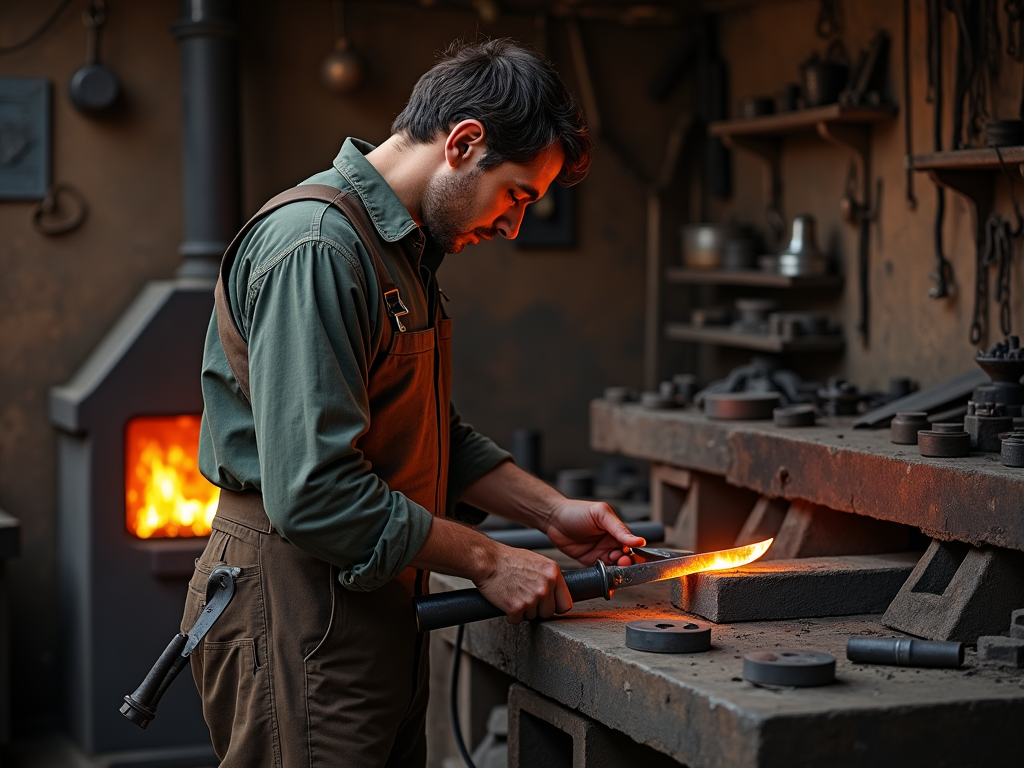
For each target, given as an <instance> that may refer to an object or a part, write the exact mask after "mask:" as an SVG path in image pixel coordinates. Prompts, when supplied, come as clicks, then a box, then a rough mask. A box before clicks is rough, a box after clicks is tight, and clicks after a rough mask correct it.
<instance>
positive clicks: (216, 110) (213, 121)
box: [171, 0, 241, 277]
mask: <svg viewBox="0 0 1024 768" xmlns="http://www.w3.org/2000/svg"><path fill="white" fill-rule="evenodd" d="M179 9H180V12H181V18H179V19H178V20H177V21H176V22H175V23H174V24H173V25H172V26H171V29H172V31H173V32H174V35H175V37H177V38H178V41H179V43H180V44H181V99H182V110H181V118H182V140H183V141H182V143H183V146H182V165H183V175H184V179H183V192H184V198H185V200H184V202H185V239H184V241H183V242H182V244H181V246H180V247H179V249H178V253H180V254H181V256H182V257H183V259H184V263H183V264H182V265H181V267H180V268H179V269H178V271H177V275H178V277H216V275H217V267H218V264H219V263H220V258H221V256H222V255H223V253H224V250H225V249H226V248H227V246H228V244H229V243H230V242H231V239H232V238H233V237H234V236H235V233H236V232H237V231H238V228H239V226H240V221H239V213H240V210H241V203H240V197H241V193H240V186H241V183H240V165H241V163H240V159H239V155H240V152H239V135H240V134H239V117H238V111H239V106H238V101H239V99H238V46H237V42H236V39H237V32H238V25H237V21H236V16H235V2H234V0H181V3H180V6H179Z"/></svg>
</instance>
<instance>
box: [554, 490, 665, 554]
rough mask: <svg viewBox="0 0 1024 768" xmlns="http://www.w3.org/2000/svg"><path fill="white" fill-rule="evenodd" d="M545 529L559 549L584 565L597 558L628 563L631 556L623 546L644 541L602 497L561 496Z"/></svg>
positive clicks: (637, 545)
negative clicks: (582, 498) (620, 518)
mask: <svg viewBox="0 0 1024 768" xmlns="http://www.w3.org/2000/svg"><path fill="white" fill-rule="evenodd" d="M546 533H547V535H548V538H549V539H551V542H552V543H553V544H554V545H555V546H556V547H558V548H559V549H560V550H561V551H562V552H564V553H565V554H567V555H569V557H572V558H574V559H576V560H578V561H579V562H581V563H583V565H587V566H589V565H593V564H594V563H596V562H597V561H598V560H602V561H604V562H605V563H607V564H608V565H629V564H630V563H632V562H633V559H632V558H631V557H630V556H629V555H628V554H627V553H626V550H627V549H628V548H629V547H642V546H643V545H644V544H645V543H646V542H645V541H644V540H643V539H642V538H640V537H639V536H634V535H633V534H631V533H630V532H629V529H628V528H627V527H626V525H625V523H623V522H622V521H621V520H619V518H618V517H617V516H616V514H615V513H614V512H613V511H612V508H611V507H609V506H608V505H607V504H605V503H604V502H602V501H580V500H576V499H565V500H564V501H562V502H560V503H559V504H558V506H557V507H556V508H555V510H554V513H553V514H552V515H551V516H550V518H549V519H548V528H547V531H546Z"/></svg>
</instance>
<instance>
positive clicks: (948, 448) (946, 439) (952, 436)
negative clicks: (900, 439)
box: [917, 424, 971, 459]
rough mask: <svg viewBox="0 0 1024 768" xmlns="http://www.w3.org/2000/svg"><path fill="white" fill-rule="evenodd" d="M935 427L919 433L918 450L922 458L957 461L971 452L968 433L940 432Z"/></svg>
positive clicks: (962, 431)
mask: <svg viewBox="0 0 1024 768" xmlns="http://www.w3.org/2000/svg"><path fill="white" fill-rule="evenodd" d="M935 426H936V425H935V424H933V425H932V429H922V430H921V431H920V432H918V433H917V450H918V451H919V452H920V454H921V455H922V456H930V457H933V458H939V459H955V458H959V457H961V456H966V455H967V454H968V453H970V452H971V436H970V435H969V434H968V433H967V432H966V431H964V430H961V431H960V432H940V431H938V430H936V429H935Z"/></svg>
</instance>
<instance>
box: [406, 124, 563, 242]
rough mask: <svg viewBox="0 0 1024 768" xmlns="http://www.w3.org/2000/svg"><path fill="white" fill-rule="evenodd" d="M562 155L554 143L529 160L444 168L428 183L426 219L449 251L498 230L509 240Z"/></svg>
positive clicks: (559, 166) (552, 175) (559, 164)
mask: <svg viewBox="0 0 1024 768" xmlns="http://www.w3.org/2000/svg"><path fill="white" fill-rule="evenodd" d="M563 157H564V156H563V153H562V148H561V146H559V145H557V144H555V145H552V146H550V147H548V148H547V149H546V150H544V151H543V152H542V153H541V154H540V155H538V156H537V158H536V159H534V160H532V161H531V162H529V163H522V164H521V163H511V162H505V163H501V164H500V165H496V166H494V167H493V168H487V169H486V170H484V169H481V168H480V167H479V166H478V165H477V164H476V163H474V164H473V165H472V166H471V167H465V166H462V167H459V168H445V169H444V170H443V171H442V172H439V173H438V174H436V175H435V176H434V177H433V178H432V179H431V180H430V183H429V184H428V186H427V191H426V194H425V195H424V197H423V208H422V210H423V224H424V226H426V228H427V229H429V230H430V234H431V236H432V237H433V238H434V240H435V241H436V242H437V244H438V245H439V246H440V247H441V248H442V250H444V252H445V253H458V252H459V251H461V250H462V249H463V248H465V247H466V246H467V245H473V244H474V243H479V242H480V241H481V240H491V239H493V238H494V237H496V236H498V235H501V236H502V237H504V238H506V239H509V240H511V239H513V238H514V237H515V236H516V235H518V234H519V225H520V224H522V222H523V213H524V211H525V210H526V206H527V205H528V204H529V203H532V202H535V201H536V200H538V199H540V198H541V197H543V195H544V193H545V192H547V190H548V187H549V186H551V182H553V181H554V180H555V177H557V176H558V174H559V172H560V171H561V170H562V161H563Z"/></svg>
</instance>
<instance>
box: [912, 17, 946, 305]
mask: <svg viewBox="0 0 1024 768" xmlns="http://www.w3.org/2000/svg"><path fill="white" fill-rule="evenodd" d="M942 3H943V0H928V27H927V32H928V34H927V37H928V93H927V95H926V98H925V101H928V102H930V103H931V105H932V149H934V150H935V151H936V152H941V151H942V18H943V13H942ZM907 109H909V106H908V107H907ZM935 196H936V203H935V225H934V228H933V230H932V233H933V240H934V243H935V268H934V269H933V270H932V273H931V279H932V280H933V281H934V282H935V285H934V286H932V287H931V288H929V289H928V295H929V296H930V297H931V298H933V299H944V298H946V297H947V296H949V287H950V284H951V283H952V282H953V267H952V265H951V264H950V263H949V260H948V259H946V255H945V253H944V252H943V242H942V227H943V223H944V222H945V219H946V190H945V188H944V187H942V186H940V185H938V184H936V185H935Z"/></svg>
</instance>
